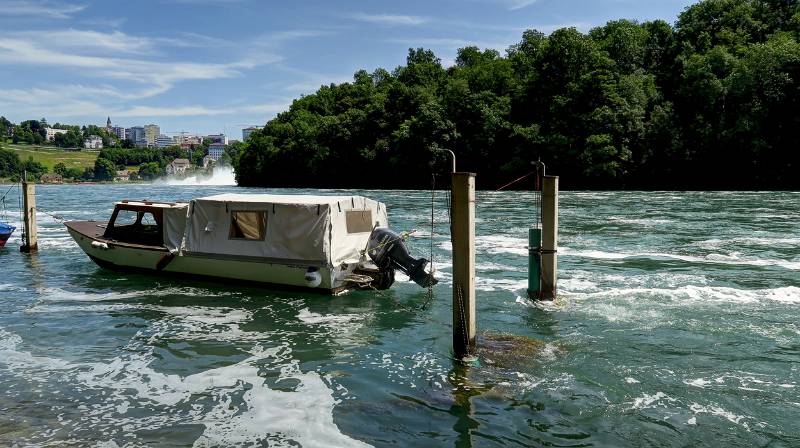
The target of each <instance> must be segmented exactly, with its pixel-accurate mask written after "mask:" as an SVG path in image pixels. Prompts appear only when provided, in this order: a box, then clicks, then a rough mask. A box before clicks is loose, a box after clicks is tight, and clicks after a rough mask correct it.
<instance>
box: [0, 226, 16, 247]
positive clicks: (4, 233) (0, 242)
mask: <svg viewBox="0 0 800 448" xmlns="http://www.w3.org/2000/svg"><path fill="white" fill-rule="evenodd" d="M16 229H17V228H16V227H14V226H12V225H11V224H8V223H5V222H2V221H0V249H2V248H3V246H5V245H6V242H7V241H8V239H9V238H10V237H11V234H12V233H14V230H16Z"/></svg>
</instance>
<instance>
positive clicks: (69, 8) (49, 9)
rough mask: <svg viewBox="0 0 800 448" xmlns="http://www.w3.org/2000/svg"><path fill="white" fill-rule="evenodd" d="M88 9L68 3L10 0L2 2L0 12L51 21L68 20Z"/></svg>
mask: <svg viewBox="0 0 800 448" xmlns="http://www.w3.org/2000/svg"><path fill="white" fill-rule="evenodd" d="M84 9H86V5H72V4H68V3H58V2H48V1H30V0H10V1H0V11H2V13H3V14H7V15H12V16H35V17H44V18H49V19H68V18H70V17H71V16H72V15H73V14H76V13H78V12H81V11H83V10H84Z"/></svg>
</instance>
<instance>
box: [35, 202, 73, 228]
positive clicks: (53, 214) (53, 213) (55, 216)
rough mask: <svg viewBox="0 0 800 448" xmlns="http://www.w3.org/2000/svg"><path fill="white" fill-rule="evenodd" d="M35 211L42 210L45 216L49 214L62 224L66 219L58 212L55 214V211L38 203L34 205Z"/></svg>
mask: <svg viewBox="0 0 800 448" xmlns="http://www.w3.org/2000/svg"><path fill="white" fill-rule="evenodd" d="M36 211H37V212H42V213H44V214H45V215H47V216H50V217H51V218H53V219H55V220H56V221H58V222H59V223H61V224H64V221H66V219H64V217H63V216H61V215H58V214H56V213H55V212H52V211H48V210H46V209H44V208H42V207H41V206H40V205H38V204H37V205H36Z"/></svg>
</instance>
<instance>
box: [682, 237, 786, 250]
mask: <svg viewBox="0 0 800 448" xmlns="http://www.w3.org/2000/svg"><path fill="white" fill-rule="evenodd" d="M692 245H693V246H697V247H702V248H704V249H718V248H720V247H724V246H741V245H744V246H759V247H767V248H775V247H779V248H784V249H787V248H788V249H791V248H795V247H798V246H800V237H796V238H786V237H777V236H776V237H732V238H725V239H719V238H712V239H708V240H703V241H697V242H694V243H692Z"/></svg>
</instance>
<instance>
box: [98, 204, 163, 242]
mask: <svg viewBox="0 0 800 448" xmlns="http://www.w3.org/2000/svg"><path fill="white" fill-rule="evenodd" d="M162 216H163V215H162V212H161V210H159V209H145V208H141V207H137V208H125V207H123V206H120V207H118V208H117V209H116V210H114V215H113V216H112V217H111V221H110V222H109V223H108V227H107V228H106V233H105V236H106V237H108V238H112V239H114V240H116V241H119V242H123V243H131V244H142V245H146V246H162V245H163V244H164V237H163V231H162V224H163V223H162Z"/></svg>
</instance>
